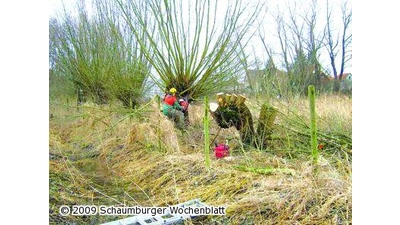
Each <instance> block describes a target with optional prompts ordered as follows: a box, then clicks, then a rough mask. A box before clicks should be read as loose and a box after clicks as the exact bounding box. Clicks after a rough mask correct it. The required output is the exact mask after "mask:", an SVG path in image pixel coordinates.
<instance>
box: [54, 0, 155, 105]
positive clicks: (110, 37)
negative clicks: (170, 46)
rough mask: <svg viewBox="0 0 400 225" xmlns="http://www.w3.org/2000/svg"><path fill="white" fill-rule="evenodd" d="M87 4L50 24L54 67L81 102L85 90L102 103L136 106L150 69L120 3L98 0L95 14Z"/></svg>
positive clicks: (94, 3)
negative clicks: (123, 14)
mask: <svg viewBox="0 0 400 225" xmlns="http://www.w3.org/2000/svg"><path fill="white" fill-rule="evenodd" d="M113 3H114V4H113ZM85 6H86V5H85V4H84V1H81V2H78V4H77V5H76V11H74V12H67V11H66V10H65V9H64V12H63V15H62V16H59V17H58V18H53V19H51V20H50V21H51V22H50V27H49V33H50V53H51V54H50V59H51V62H52V65H51V66H53V67H54V68H55V69H56V70H57V72H60V73H61V74H63V75H65V76H66V77H68V78H69V79H70V80H71V81H72V82H73V83H74V85H75V87H76V88H77V89H78V101H80V100H81V98H79V97H81V95H80V93H81V92H80V91H82V92H83V93H87V94H88V95H91V96H93V97H94V100H95V101H96V102H97V103H100V104H103V103H107V102H108V101H109V100H110V99H111V98H116V99H118V100H120V101H121V102H122V104H123V105H124V106H126V107H132V108H133V107H135V106H136V105H137V104H138V102H139V101H140V99H141V97H142V96H143V93H145V92H146V89H147V86H146V85H147V79H148V74H149V71H150V69H151V65H150V64H149V63H148V62H147V60H146V58H145V57H144V54H142V53H141V51H140V46H139V44H138V43H139V42H138V41H136V39H135V36H133V35H131V33H130V31H129V30H130V29H129V28H128V27H127V25H126V23H123V20H122V18H121V16H120V15H119V14H118V13H119V11H118V10H117V9H118V8H117V5H116V4H115V2H109V1H107V0H94V1H93V5H92V7H91V10H90V12H89V10H87V9H86V7H85ZM74 13H75V15H74Z"/></svg>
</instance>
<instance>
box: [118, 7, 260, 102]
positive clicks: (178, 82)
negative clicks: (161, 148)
mask: <svg viewBox="0 0 400 225" xmlns="http://www.w3.org/2000/svg"><path fill="white" fill-rule="evenodd" d="M117 2H118V4H119V6H120V10H121V11H122V15H123V17H124V19H125V20H126V22H127V23H128V24H129V26H130V28H131V32H132V33H133V34H134V35H135V37H136V39H137V40H139V43H140V46H141V51H142V52H143V53H144V55H145V57H146V58H147V60H148V61H149V63H150V64H151V65H152V66H153V68H154V70H155V72H156V73H155V74H153V75H152V76H151V77H152V79H153V81H154V82H155V83H156V84H157V86H158V87H159V88H160V89H161V90H168V89H169V88H171V87H175V88H176V89H177V90H178V94H179V95H180V96H181V97H185V98H186V99H196V98H199V97H200V96H203V95H208V94H210V93H212V92H214V93H215V92H219V91H220V90H221V89H222V88H223V87H224V86H226V85H228V84H229V82H230V81H233V79H234V78H235V75H236V74H237V73H238V72H239V70H240V69H241V63H240V60H238V58H237V51H238V49H239V45H240V44H242V45H244V46H245V45H246V44H247V43H246V41H245V40H244V37H245V35H246V34H247V32H248V30H249V28H250V27H251V26H252V24H253V22H254V20H255V18H256V17H257V15H258V13H259V12H260V9H261V5H260V4H257V5H255V6H253V7H251V6H250V5H248V4H247V5H244V4H242V2H241V1H240V0H236V1H213V0H196V1H184V0H177V1H167V0H164V1H158V0H149V1H139V0H133V1H124V0H117ZM143 4H144V5H143ZM138 27H139V29H138ZM154 27H155V29H154V30H153V28H154ZM138 31H144V32H138ZM246 40H249V39H247V38H246ZM241 42H242V43H241Z"/></svg>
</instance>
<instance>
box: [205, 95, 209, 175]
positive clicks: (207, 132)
mask: <svg viewBox="0 0 400 225" xmlns="http://www.w3.org/2000/svg"><path fill="white" fill-rule="evenodd" d="M209 126H210V118H209V115H208V97H207V96H205V97H204V154H205V162H206V168H207V169H210V135H209V133H210V131H209Z"/></svg>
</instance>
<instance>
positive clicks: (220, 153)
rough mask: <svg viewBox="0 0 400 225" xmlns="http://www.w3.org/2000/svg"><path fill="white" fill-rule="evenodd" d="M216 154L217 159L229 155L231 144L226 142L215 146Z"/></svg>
mask: <svg viewBox="0 0 400 225" xmlns="http://www.w3.org/2000/svg"><path fill="white" fill-rule="evenodd" d="M214 154H215V157H216V158H217V159H220V158H224V157H226V156H229V146H228V145H226V144H219V145H217V146H215V147H214Z"/></svg>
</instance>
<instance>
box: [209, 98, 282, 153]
mask: <svg viewBox="0 0 400 225" xmlns="http://www.w3.org/2000/svg"><path fill="white" fill-rule="evenodd" d="M217 97H218V104H216V103H212V104H213V105H211V104H210V111H211V115H212V117H213V118H214V119H215V120H216V122H217V124H218V125H219V126H220V127H221V128H229V127H232V126H234V127H235V128H236V130H238V131H239V134H240V138H241V140H242V142H243V143H244V144H246V145H251V146H255V147H264V148H265V147H266V146H267V140H268V139H269V138H270V136H271V133H272V129H273V124H274V120H275V117H276V114H277V111H276V109H275V108H273V107H271V106H268V105H263V106H262V108H261V112H260V118H259V123H258V127H257V133H256V132H255V130H254V125H253V118H252V115H251V112H250V110H249V108H248V107H247V106H246V104H244V102H245V100H246V97H244V96H242V95H239V96H237V95H229V94H226V95H224V94H223V93H219V94H217Z"/></svg>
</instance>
